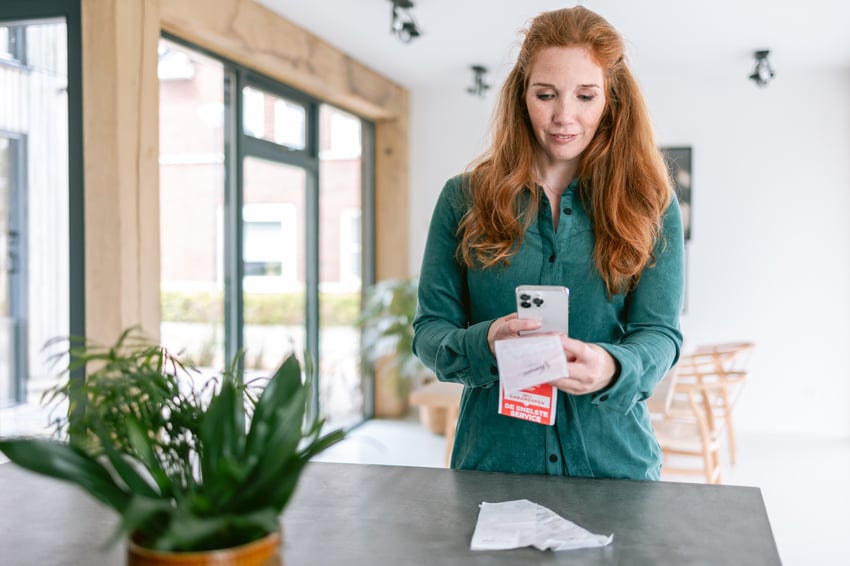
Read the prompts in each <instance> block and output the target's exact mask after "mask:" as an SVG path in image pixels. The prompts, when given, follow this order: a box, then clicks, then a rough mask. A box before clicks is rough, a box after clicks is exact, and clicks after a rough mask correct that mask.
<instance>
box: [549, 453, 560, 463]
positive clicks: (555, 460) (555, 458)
mask: <svg viewBox="0 0 850 566" xmlns="http://www.w3.org/2000/svg"><path fill="white" fill-rule="evenodd" d="M549 461H550V462H552V463H553V464H554V463H555V462H557V461H558V457H557V456H555V455H554V454H552V455H550V456H549Z"/></svg>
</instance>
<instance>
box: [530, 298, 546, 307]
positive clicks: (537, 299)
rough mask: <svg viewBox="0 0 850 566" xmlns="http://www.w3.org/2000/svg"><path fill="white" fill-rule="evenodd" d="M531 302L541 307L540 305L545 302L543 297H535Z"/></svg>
mask: <svg viewBox="0 0 850 566" xmlns="http://www.w3.org/2000/svg"><path fill="white" fill-rule="evenodd" d="M531 302H532V303H534V304H535V305H537V306H538V307H539V306H540V305H542V304H543V299H541V298H540V297H535V298H534V300H533V301H531Z"/></svg>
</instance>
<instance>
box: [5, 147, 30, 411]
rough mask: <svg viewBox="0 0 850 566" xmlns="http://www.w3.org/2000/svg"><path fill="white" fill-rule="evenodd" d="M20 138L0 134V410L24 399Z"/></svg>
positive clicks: (22, 199) (23, 255)
mask: <svg viewBox="0 0 850 566" xmlns="http://www.w3.org/2000/svg"><path fill="white" fill-rule="evenodd" d="M23 147H24V141H23V139H22V137H20V136H14V135H10V134H5V135H4V133H3V132H0V407H9V406H12V405H16V404H18V403H21V402H23V401H24V399H25V395H24V391H25V390H24V382H25V369H26V361H25V349H24V346H25V344H26V342H25V335H24V330H25V328H26V326H25V323H26V303H27V301H26V299H27V293H26V259H27V254H26V251H25V248H24V238H25V236H26V224H25V219H26V216H25V209H24V206H23V205H24V196H25V195H24V180H23V168H24V161H23V153H22V152H23Z"/></svg>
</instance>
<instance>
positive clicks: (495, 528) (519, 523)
mask: <svg viewBox="0 0 850 566" xmlns="http://www.w3.org/2000/svg"><path fill="white" fill-rule="evenodd" d="M613 539H614V535H613V534H612V535H607V536H605V535H595V534H593V533H591V532H590V531H588V530H586V529H583V528H581V527H580V526H578V525H576V524H575V523H573V522H571V521H567V520H566V519H564V518H563V517H561V516H560V515H557V514H556V513H554V512H552V511H551V510H550V509H547V508H546V507H543V506H542V505H538V504H536V503H533V502H531V501H529V500H528V499H518V500H516V501H505V502H502V503H486V502H484V503H482V504H481V510H480V511H479V513H478V523H476V525H475V532H474V533H473V534H472V543H471V544H470V545H469V548H470V550H508V549H511V548H521V547H524V546H533V547H535V548H537V549H539V550H549V549H551V550H572V549H575V548H593V547H599V546H606V545H608V544H610V543H611V541H612V540H613Z"/></svg>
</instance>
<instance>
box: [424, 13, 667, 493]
mask: <svg viewBox="0 0 850 566" xmlns="http://www.w3.org/2000/svg"><path fill="white" fill-rule="evenodd" d="M492 139H493V142H492V145H491V147H490V149H489V151H487V152H486V153H485V154H484V155H483V156H481V157H480V158H479V159H478V161H477V162H476V163H475V164H473V166H472V167H471V169H470V171H468V173H467V174H465V175H462V176H458V177H455V178H453V179H450V180H449V181H448V182H447V183H446V185H445V187H444V188H443V191H442V193H441V195H440V197H439V199H438V202H437V205H436V208H435V211H434V215H433V218H432V220H431V226H430V229H429V233H428V240H427V244H426V248H425V254H424V258H423V262H422V269H421V272H420V276H419V310H418V312H417V316H416V319H415V321H414V323H413V326H414V330H415V335H414V341H413V350H414V352H415V353H416V355H417V356H418V357H419V358H420V359H421V360H422V361H423V362H424V363H425V365H427V366H428V367H430V368H431V369H432V370H433V371H434V372H435V373H436V374H437V376H438V378H439V379H441V380H443V381H453V382H458V383H462V384H463V385H464V386H465V387H464V390H463V396H462V399H461V405H460V415H459V419H458V428H457V433H456V438H455V444H454V451H453V454H452V461H451V465H452V467H453V468H462V469H477V470H492V471H507V472H518V473H538V474H544V473H545V474H565V475H570V476H591V477H618V478H634V479H658V477H659V475H660V470H661V450H660V448H659V446H658V444H657V442H656V441H655V437H654V435H653V432H652V427H651V425H650V421H649V414H648V412H647V409H646V406H645V404H644V401H645V400H646V399H647V398H648V397H649V396H650V395H651V394H652V391H653V389H654V388H655V385H656V383H657V382H658V381H659V380H660V379H661V378H662V377H663V376H664V374H665V373H666V372H667V371H668V370H669V369H670V368H671V366H672V365H673V364H674V363H675V361H676V359H677V358H678V355H679V350H680V348H681V344H682V335H681V333H680V331H679V319H678V316H679V311H680V308H681V300H682V290H683V247H684V242H683V233H682V223H681V216H680V213H679V207H678V204H677V202H676V200H675V198H674V197H673V193H672V188H671V182H670V179H669V175H668V173H667V170H666V168H665V166H664V162H663V159H662V157H661V155H660V153H659V152H658V150H657V148H656V147H655V141H654V135H653V132H652V127H651V124H650V121H649V117H648V112H647V110H646V106H645V103H644V102H643V99H642V95H641V93H640V90H639V87H638V85H637V83H636V81H635V79H634V77H633V76H632V74H631V72H630V71H629V68H628V67H627V65H626V61H625V57H624V50H623V40H622V38H621V37H620V35H619V33H618V32H617V31H616V30H615V29H614V28H613V27H612V26H611V25H610V24H609V23H608V22H607V21H605V20H604V19H603V18H602V17H600V16H599V15H597V14H595V13H593V12H591V11H589V10H587V9H586V8H583V7H575V8H570V9H563V10H556V11H552V12H546V13H543V14H541V15H539V16H538V17H536V18H535V19H534V20H533V21H532V22H531V25H530V27H529V29H528V30H527V32H526V36H525V39H524V41H523V44H522V47H521V51H520V54H519V57H518V60H517V62H516V65H515V66H514V68H513V70H512V71H511V73H510V75H509V76H508V78H507V80H506V82H505V84H504V86H503V87H502V90H501V95H500V100H499V104H498V108H497V113H496V121H495V124H494V131H493V137H492ZM518 285H563V286H566V287H568V288H569V289H570V321H569V338H568V337H566V336H562V343H563V347H564V352H565V355H566V358H567V362H568V370H569V371H568V373H569V377H566V378H562V379H559V380H556V381H555V382H553V385H555V386H556V387H557V388H558V390H559V392H558V408H557V417H556V423H555V425H554V426H544V425H540V424H536V423H531V422H527V421H523V420H519V419H515V418H511V417H508V416H502V415H499V414H498V399H499V375H498V369H497V367H496V360H495V357H494V355H493V351H494V345H493V344H494V342H495V341H496V340H499V339H504V338H511V337H516V336H518V335H519V332H520V331H522V330H531V329H534V328H536V327H537V325H538V324H539V323H536V322H533V321H528V320H520V319H518V318H517V314H516V312H513V311H515V309H516V307H515V297H514V290H515V287H516V286H518Z"/></svg>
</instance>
